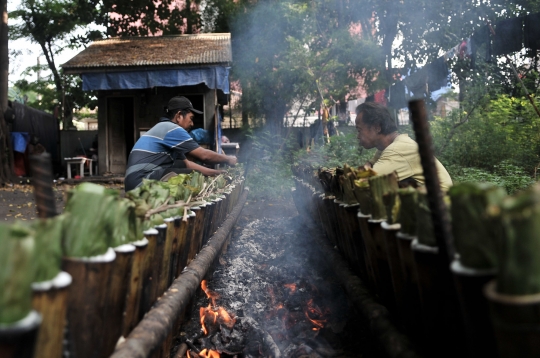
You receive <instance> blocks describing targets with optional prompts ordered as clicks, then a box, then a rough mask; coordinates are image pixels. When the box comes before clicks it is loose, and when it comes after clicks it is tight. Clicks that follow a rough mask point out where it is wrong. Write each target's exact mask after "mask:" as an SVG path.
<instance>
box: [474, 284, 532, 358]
mask: <svg viewBox="0 0 540 358" xmlns="http://www.w3.org/2000/svg"><path fill="white" fill-rule="evenodd" d="M497 291H498V289H497V282H496V281H495V280H493V281H490V282H489V283H488V284H487V285H486V286H485V288H484V294H485V295H486V297H487V299H488V301H489V306H490V312H491V319H492V322H493V328H494V330H495V337H496V339H497V350H498V356H499V357H501V358H510V357H512V358H513V357H520V358H521V357H523V358H532V357H538V356H540V344H539V343H538V342H539V340H538V337H539V333H538V332H539V331H540V330H539V327H540V323H539V322H540V320H539V319H538V312H539V311H540V293H536V294H529V295H507V294H502V293H499V292H497Z"/></svg>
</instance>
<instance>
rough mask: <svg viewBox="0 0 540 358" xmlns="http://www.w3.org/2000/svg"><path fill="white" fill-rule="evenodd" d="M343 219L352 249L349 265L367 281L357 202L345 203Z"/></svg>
mask: <svg viewBox="0 0 540 358" xmlns="http://www.w3.org/2000/svg"><path fill="white" fill-rule="evenodd" d="M343 208H344V209H345V212H344V219H345V224H346V225H347V232H348V233H349V237H348V241H349V247H350V248H351V250H352V254H351V256H352V262H351V267H352V269H353V271H354V272H355V273H356V274H357V275H358V276H359V277H360V278H361V279H362V280H363V281H364V282H366V281H367V279H368V278H367V272H366V262H365V258H364V256H365V255H364V251H365V249H364V242H363V239H362V233H361V232H360V225H359V224H358V217H357V214H358V204H356V205H345V206H344V207H343Z"/></svg>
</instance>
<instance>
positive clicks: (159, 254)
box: [151, 224, 168, 304]
mask: <svg viewBox="0 0 540 358" xmlns="http://www.w3.org/2000/svg"><path fill="white" fill-rule="evenodd" d="M155 228H156V230H157V231H158V234H157V241H156V247H155V251H154V262H153V263H152V277H154V279H153V280H152V281H153V282H152V285H153V288H154V291H153V292H152V297H151V300H152V302H156V300H157V299H158V297H160V296H161V295H162V294H163V292H165V289H164V288H163V284H162V282H161V279H162V277H163V275H164V274H165V272H163V271H162V270H163V260H164V256H165V244H166V242H167V224H161V225H157V226H156V227H155ZM167 272H168V271H167ZM152 304H153V303H152Z"/></svg>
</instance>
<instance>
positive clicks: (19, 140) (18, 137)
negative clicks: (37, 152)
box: [11, 132, 30, 153]
mask: <svg viewBox="0 0 540 358" xmlns="http://www.w3.org/2000/svg"><path fill="white" fill-rule="evenodd" d="M29 140H30V135H29V134H28V133H25V132H11V142H12V143H13V150H14V151H16V152H19V153H24V152H26V146H27V145H28V141H29Z"/></svg>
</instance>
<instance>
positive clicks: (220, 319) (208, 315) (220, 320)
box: [199, 280, 236, 358]
mask: <svg viewBox="0 0 540 358" xmlns="http://www.w3.org/2000/svg"><path fill="white" fill-rule="evenodd" d="M201 288H202V289H203V291H204V292H205V293H206V296H207V297H208V299H210V300H211V302H212V303H210V304H209V305H208V307H201V308H200V318H201V327H202V330H203V332H204V334H205V335H207V334H208V333H209V331H210V330H213V331H214V332H215V331H216V330H217V329H219V326H220V325H224V326H226V327H227V328H229V329H232V328H233V326H234V324H235V323H236V318H232V317H231V315H230V314H229V313H228V312H227V311H226V310H225V309H224V308H223V307H216V299H217V298H219V295H218V294H217V293H216V292H213V291H210V290H209V289H208V286H207V285H206V280H203V281H202V282H201ZM209 327H212V328H211V329H209ZM199 356H201V357H205V358H219V357H220V354H219V352H217V351H214V350H212V349H210V350H207V349H203V350H202V351H201V353H199Z"/></svg>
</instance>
